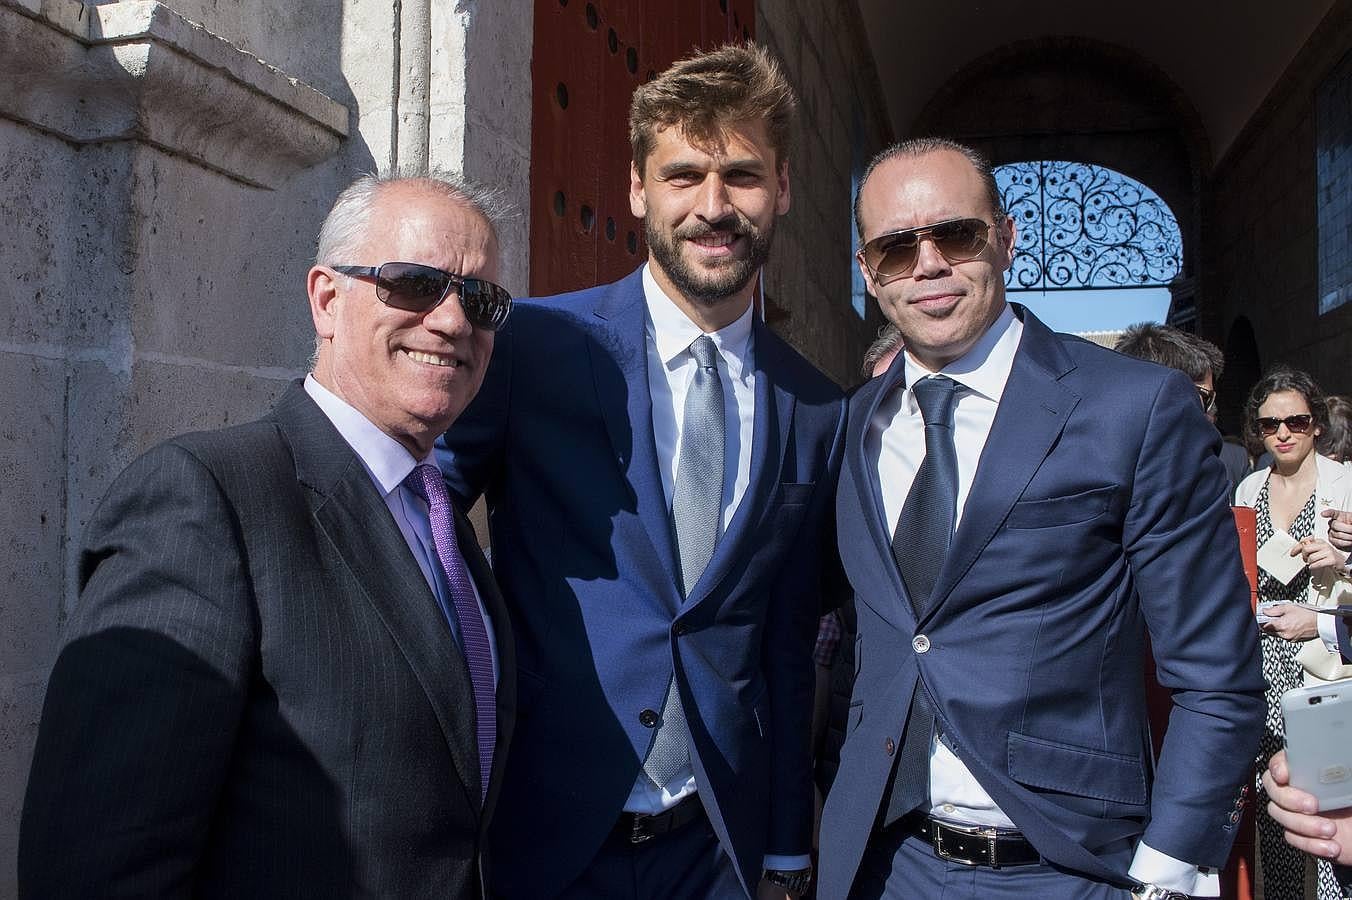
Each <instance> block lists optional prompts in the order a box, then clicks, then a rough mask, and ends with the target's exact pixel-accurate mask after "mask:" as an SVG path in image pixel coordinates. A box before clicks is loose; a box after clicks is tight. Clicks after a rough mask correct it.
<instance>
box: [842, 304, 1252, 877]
mask: <svg viewBox="0 0 1352 900" xmlns="http://www.w3.org/2000/svg"><path fill="white" fill-rule="evenodd" d="M1015 310H1016V312H1017V313H1018V314H1019V316H1020V318H1021V319H1022V320H1023V323H1024V332H1023V337H1022V340H1021V342H1020V345H1019V349H1018V352H1017V354H1016V356H1015V359H1014V366H1013V370H1012V371H1011V373H1010V376H1009V381H1008V383H1007V385H1006V387H1005V391H1004V395H1003V397H1002V399H1001V401H1000V407H999V410H998V412H997V414H996V417H995V421H994V424H993V427H992V429H991V432H990V437H989V439H988V440H987V443H986V446H985V449H984V450H983V452H982V455H981V459H980V462H979V464H978V468H977V472H976V476H975V479H974V481H973V484H972V487H971V492H970V494H969V496H968V499H967V502H966V506H965V507H964V511H963V515H962V521H961V523H960V524H959V527H958V529H957V531H956V532H955V534H954V537H953V543H952V547H951V550H950V552H949V554H948V557H947V559H946V561H945V563H944V567H943V569H942V571H941V572H940V574H939V580H938V583H937V584H936V586H935V589H934V595H933V600H932V603H931V607H930V609H929V610H928V611H927V612H926V614H925V616H924V617H923V618H922V619H921V620H920V621H919V622H917V621H916V618H915V616H914V614H913V613H912V610H911V604H910V601H909V600H908V598H907V596H906V591H905V588H904V586H903V584H902V581H901V578H900V577H899V575H898V573H897V567H896V565H895V564H894V563H893V560H892V553H891V549H890V543H889V542H890V539H891V536H890V534H889V532H890V531H891V524H890V523H887V522H884V521H883V519H882V502H881V499H880V494H879V490H878V478H877V468H876V462H875V461H873V460H870V459H868V458H867V456H866V454H865V452H864V446H863V444H864V437H865V435H866V433H867V430H868V425H869V421H870V418H871V417H872V415H873V413H874V411H875V410H876V409H877V407H878V405H879V402H880V401H881V400H882V398H883V397H885V396H886V395H888V394H889V393H890V392H892V391H893V390H897V389H900V386H901V384H902V382H903V380H904V375H905V367H904V366H900V365H896V366H892V367H891V369H890V371H889V372H888V373H887V374H885V375H882V376H880V377H878V378H876V379H874V380H873V381H871V382H869V383H868V384H866V385H864V387H862V388H861V389H860V390H859V391H858V392H857V393H856V394H855V395H854V397H853V398H852V400H851V404H850V416H849V424H848V426H847V429H846V448H845V461H844V463H843V468H842V472H841V477H840V489H839V495H838V501H837V517H838V519H837V528H838V530H839V540H840V551H841V557H842V561H843V563H844V565H845V570H846V574H847V575H848V576H849V578H850V581H851V583H852V585H853V586H854V589H855V598H856V606H857V612H858V618H859V636H858V643H857V651H856V666H857V667H858V678H857V680H856V682H855V688H854V695H853V698H852V701H851V706H850V714H849V719H848V722H847V729H848V734H847V737H846V741H845V745H844V748H843V750H842V753H841V760H840V769H839V772H838V774H837V776H836V780H835V783H834V784H833V786H832V789H831V794H830V796H829V797H828V798H827V803H826V810H825V813H824V816H823V821H822V829H821V889H820V891H821V893H820V896H823V897H844V896H846V895H847V894H848V892H849V886H850V884H851V882H852V881H853V879H854V877H855V873H856V870H857V868H858V865H859V861H860V858H861V856H862V854H863V852H864V847H865V843H866V842H867V841H868V839H869V834H870V831H871V830H872V828H873V826H874V822H875V815H876V813H877V811H878V810H879V806H880V802H881V799H882V796H883V793H884V790H885V786H886V784H887V781H888V775H889V772H890V771H891V768H892V763H893V758H892V757H891V756H890V755H889V753H888V750H887V748H889V747H893V746H900V744H901V736H902V728H903V725H904V722H905V719H906V714H907V710H908V708H909V705H910V702H911V695H912V693H913V691H914V689H915V687H916V684H917V680H918V679H923V681H924V684H925V686H926V688H927V689H928V690H929V693H930V696H931V697H933V698H934V701H935V703H936V705H937V715H938V719H939V723H940V725H941V727H942V728H943V730H944V732H945V733H946V735H947V736H948V738H949V739H950V740H951V742H952V744H953V745H954V747H955V749H956V752H957V754H958V756H959V757H960V758H961V759H962V760H963V762H964V763H965V764H966V765H967V766H968V768H969V769H970V770H971V772H972V774H973V776H975V778H976V779H977V780H978V781H979V782H980V783H981V785H982V787H984V788H985V789H986V791H987V792H988V793H989V794H990V795H991V797H992V798H993V799H994V800H995V801H996V802H997V803H998V804H999V805H1000V808H1001V809H1003V810H1004V811H1005V813H1006V814H1007V815H1009V816H1010V818H1011V819H1013V821H1014V823H1015V824H1016V825H1017V826H1018V827H1019V828H1020V829H1022V830H1023V832H1024V834H1025V835H1026V836H1027V838H1028V839H1029V840H1030V841H1032V843H1033V845H1034V846H1035V847H1036V848H1037V850H1038V851H1039V852H1040V853H1041V854H1042V855H1043V856H1044V857H1046V858H1047V859H1048V860H1050V861H1051V862H1053V863H1055V864H1057V865H1060V866H1064V867H1066V868H1068V869H1072V870H1075V871H1078V872H1083V873H1086V874H1088V875H1090V876H1092V877H1096V878H1100V879H1104V880H1108V881H1113V882H1118V883H1122V882H1124V881H1125V875H1126V869H1127V866H1128V865H1129V864H1130V861H1131V856H1132V853H1133V850H1134V847H1135V845H1136V843H1137V842H1138V841H1139V840H1140V839H1141V838H1142V837H1144V840H1145V841H1146V843H1148V844H1149V845H1150V846H1151V847H1153V848H1155V849H1156V850H1159V851H1161V852H1163V853H1167V854H1169V855H1171V856H1174V857H1176V858H1179V859H1182V860H1186V861H1188V862H1192V863H1196V864H1199V865H1207V866H1220V865H1223V864H1224V862H1225V860H1226V855H1227V853H1228V850H1229V847H1230V843H1231V840H1232V839H1233V836H1234V831H1235V826H1236V824H1237V822H1238V820H1239V815H1238V808H1237V803H1238V802H1239V787H1240V784H1241V782H1244V781H1246V780H1247V779H1248V778H1249V777H1251V774H1252V766H1253V755H1254V751H1255V750H1256V747H1257V741H1258V736H1259V734H1260V732H1261V731H1262V720H1263V699H1262V689H1263V678H1262V675H1261V672H1260V669H1259V663H1258V648H1257V629H1256V628H1255V627H1254V624H1253V617H1252V614H1251V612H1250V610H1249V601H1248V596H1249V589H1248V583H1247V581H1246V580H1245V577H1244V572H1243V570H1242V567H1241V563H1240V555H1239V545H1238V541H1237V538H1236V533H1235V528H1234V525H1233V522H1232V517H1231V515H1230V511H1229V507H1228V495H1229V490H1228V481H1227V480H1226V477H1225V472H1224V470H1223V468H1222V466H1221V463H1220V461H1219V460H1218V459H1217V457H1216V450H1217V447H1216V444H1217V442H1218V441H1219V435H1217V433H1216V430H1215V428H1213V427H1211V426H1210V425H1209V424H1208V423H1207V422H1206V421H1205V419H1204V418H1203V416H1202V415H1201V412H1200V410H1199V409H1198V406H1197V395H1196V392H1195V390H1194V389H1193V386H1192V385H1191V384H1190V383H1189V382H1188V381H1187V379H1186V378H1185V377H1184V376H1182V375H1181V374H1179V373H1177V372H1173V373H1171V372H1170V370H1167V369H1164V368H1162V367H1160V366H1155V365H1153V364H1150V363H1143V362H1141V361H1139V360H1135V359H1130V358H1128V357H1125V356H1121V355H1119V354H1117V353H1113V352H1111V351H1108V350H1105V349H1103V348H1101V347H1098V346H1096V345H1094V344H1091V343H1089V342H1087V341H1083V340H1080V339H1079V338H1075V337H1071V336H1069V335H1060V334H1054V333H1052V332H1051V331H1049V330H1048V329H1047V328H1046V326H1044V325H1043V324H1042V323H1041V322H1039V321H1038V320H1037V319H1036V318H1035V317H1034V316H1033V315H1032V314H1030V313H1028V312H1027V311H1026V310H1023V309H1022V308H1020V307H1017V306H1016V307H1015ZM1147 632H1148V633H1149V637H1150V640H1151V641H1152V642H1153V645H1154V652H1155V658H1156V661H1157V664H1158V669H1157V671H1158V676H1159V680H1160V682H1161V684H1163V685H1164V686H1165V687H1166V688H1168V689H1170V690H1171V691H1172V692H1173V703H1174V706H1173V711H1172V713H1171V717H1170V721H1169V730H1168V733H1167V735H1166V738H1165V744H1164V749H1163V753H1162V754H1161V757H1160V759H1159V763H1158V767H1156V766H1155V765H1154V764H1153V761H1152V759H1151V752H1150V746H1151V745H1150V737H1149V733H1148V723H1147V719H1146V708H1145V699H1144V686H1143V680H1142V663H1143V659H1142V654H1143V653H1144V652H1145V648H1146V646H1147V645H1146V635H1147ZM922 633H923V634H924V635H926V636H927V637H928V638H929V647H928V650H927V651H926V652H918V651H917V650H916V649H913V644H912V641H913V639H914V638H915V637H916V636H917V635H919V634H922ZM921 646H923V643H922V645H921Z"/></svg>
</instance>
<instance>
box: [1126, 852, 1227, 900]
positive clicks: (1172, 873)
mask: <svg viewBox="0 0 1352 900" xmlns="http://www.w3.org/2000/svg"><path fill="white" fill-rule="evenodd" d="M1127 876H1128V877H1129V878H1133V879H1135V880H1136V881H1139V882H1140V883H1141V884H1156V885H1159V886H1160V887H1162V888H1168V889H1169V890H1171V891H1182V892H1183V893H1185V894H1188V895H1190V896H1193V897H1219V896H1220V895H1221V875H1220V873H1219V872H1217V871H1216V870H1215V869H1203V868H1199V867H1198V866H1194V865H1193V864H1192V863H1186V862H1184V861H1183V860H1181V859H1174V858H1173V857H1172V856H1169V855H1168V854H1165V853H1161V852H1159V851H1158V850H1156V849H1154V848H1153V847H1150V846H1149V845H1147V844H1146V843H1145V842H1144V841H1142V842H1141V843H1140V844H1137V845H1136V856H1135V857H1134V858H1133V859H1132V861H1131V868H1130V869H1128V870H1127Z"/></svg>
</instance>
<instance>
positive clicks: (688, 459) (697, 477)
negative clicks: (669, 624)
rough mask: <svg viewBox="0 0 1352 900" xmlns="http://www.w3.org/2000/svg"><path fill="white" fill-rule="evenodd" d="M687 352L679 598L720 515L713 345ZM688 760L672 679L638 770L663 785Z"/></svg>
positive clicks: (714, 537) (719, 426)
mask: <svg viewBox="0 0 1352 900" xmlns="http://www.w3.org/2000/svg"><path fill="white" fill-rule="evenodd" d="M690 354H691V355H692V356H694V357H695V363H696V368H695V377H694V378H693V379H692V380H691V382H690V388H689V390H688V391H687V392H686V395H685V410H684V415H683V417H682V419H681V423H682V424H681V455H680V458H679V459H678V460H677V463H676V484H675V488H674V490H673V491H672V502H671V518H672V522H673V524H674V527H675V531H676V550H677V554H678V556H679V562H680V570H681V571H680V576H681V595H682V596H688V595H689V594H690V591H691V590H692V589H693V588H694V587H695V584H696V582H698V581H699V577H700V575H701V574H703V572H704V569H705V567H706V566H708V565H709V560H710V559H711V558H713V555H714V547H715V546H717V545H718V537H719V533H720V532H721V531H722V527H721V526H722V518H723V421H724V406H723V382H722V381H721V380H720V379H719V377H718V348H717V347H715V346H714V342H713V340H712V339H711V338H710V337H709V336H708V335H700V336H699V337H697V338H695V342H694V343H693V344H691V345H690ZM689 760H690V741H689V727H688V726H687V725H686V721H685V710H684V709H683V708H682V706H681V695H680V692H679V691H678V690H677V687H676V679H675V678H674V677H673V678H672V680H671V683H670V684H669V685H668V686H667V696H666V700H665V701H664V703H663V706H662V718H661V721H660V722H659V724H658V726H657V733H656V734H654V735H653V742H652V746H651V747H650V748H649V749H648V755H647V757H646V758H645V759H644V760H643V771H644V772H646V773H647V775H648V777H649V778H650V779H652V781H653V783H654V784H656V785H658V786H659V787H662V786H665V785H668V784H670V783H671V780H672V778H674V777H675V776H676V773H677V772H679V771H681V769H682V768H684V767H685V766H686V765H687V764H688V763H689Z"/></svg>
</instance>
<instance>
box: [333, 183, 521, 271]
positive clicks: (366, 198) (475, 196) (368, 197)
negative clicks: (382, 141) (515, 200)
mask: <svg viewBox="0 0 1352 900" xmlns="http://www.w3.org/2000/svg"><path fill="white" fill-rule="evenodd" d="M396 184H410V185H417V186H418V187H421V188H424V189H425V190H427V191H428V193H431V194H439V195H441V196H443V197H449V198H451V199H453V200H460V201H462V202H464V203H465V204H466V205H467V206H469V207H470V208H471V209H473V210H474V211H475V212H477V213H479V214H480V215H481V216H483V217H484V218H485V219H486V220H487V221H488V226H489V228H490V229H492V231H493V237H494V239H496V238H497V237H498V225H499V224H500V223H502V222H504V221H506V220H507V219H509V218H510V217H511V216H512V215H513V214H514V211H513V209H512V206H511V204H510V203H508V202H507V200H506V198H505V197H504V196H503V193H502V191H500V190H498V189H496V188H490V187H486V186H484V185H481V184H477V183H476V182H473V181H471V180H469V179H468V178H465V177H464V176H462V175H457V174H454V173H449V172H432V173H431V174H425V175H408V174H403V173H399V172H394V173H389V174H385V175H380V174H377V173H374V172H371V173H368V174H366V175H363V176H361V177H360V178H358V179H357V180H356V181H354V182H352V184H350V185H348V186H347V188H345V189H344V190H343V192H342V193H341V194H339V195H338V199H337V200H335V201H334V202H333V208H332V209H330V210H329V214H328V216H326V217H325V219H324V224H323V225H321V226H320V227H319V239H318V241H317V246H316V249H315V264H316V265H341V264H343V263H345V262H348V261H349V259H350V258H351V257H353V256H354V255H356V253H357V252H358V251H359V250H360V248H361V245H362V244H363V243H365V241H366V226H367V224H368V223H369V222H370V220H371V212H372V210H374V209H375V204H376V200H377V199H378V198H379V196H380V194H381V192H383V191H384V190H385V189H386V188H388V187H390V186H392V185H396Z"/></svg>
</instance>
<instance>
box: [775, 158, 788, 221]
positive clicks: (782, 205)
mask: <svg viewBox="0 0 1352 900" xmlns="http://www.w3.org/2000/svg"><path fill="white" fill-rule="evenodd" d="M775 180H776V181H777V182H779V197H778V198H777V199H776V200H775V215H779V216H782V215H784V213H786V212H788V211H789V161H788V160H787V159H785V160H783V161H782V162H780V164H779V171H778V172H776V173H775Z"/></svg>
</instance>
